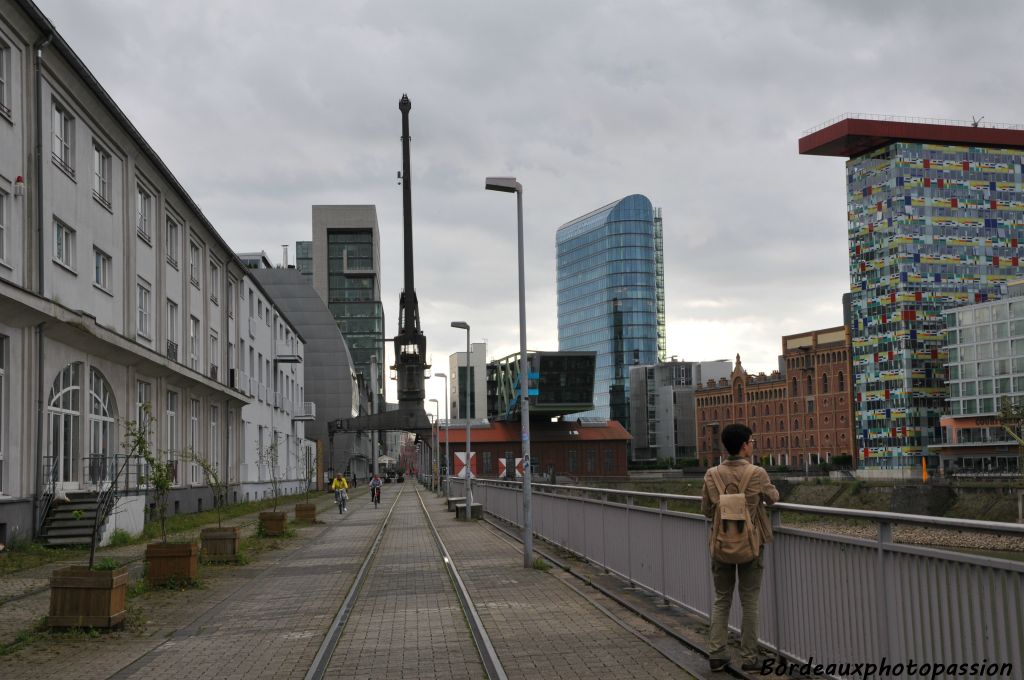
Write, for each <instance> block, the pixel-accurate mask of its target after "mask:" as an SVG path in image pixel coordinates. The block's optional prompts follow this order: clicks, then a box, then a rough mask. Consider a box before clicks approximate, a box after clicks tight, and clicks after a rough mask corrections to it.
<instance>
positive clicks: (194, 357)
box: [188, 316, 199, 371]
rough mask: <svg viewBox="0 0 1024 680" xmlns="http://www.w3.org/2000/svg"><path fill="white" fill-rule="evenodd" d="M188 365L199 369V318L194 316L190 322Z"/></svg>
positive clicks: (190, 318)
mask: <svg viewBox="0 0 1024 680" xmlns="http://www.w3.org/2000/svg"><path fill="white" fill-rule="evenodd" d="M188 362H189V363H188V365H189V366H191V367H192V368H193V370H196V371H198V370H199V319H197V318H196V317H194V316H192V317H189V322H188Z"/></svg>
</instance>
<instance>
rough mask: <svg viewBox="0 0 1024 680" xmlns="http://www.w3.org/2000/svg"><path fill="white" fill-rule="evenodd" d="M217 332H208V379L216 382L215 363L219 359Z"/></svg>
mask: <svg viewBox="0 0 1024 680" xmlns="http://www.w3.org/2000/svg"><path fill="white" fill-rule="evenodd" d="M218 344H219V342H218V338H217V331H215V330H211V331H210V377H212V378H213V379H215V380H216V378H217V363H218V359H219V358H220V351H219V348H218Z"/></svg>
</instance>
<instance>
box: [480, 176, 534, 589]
mask: <svg viewBox="0 0 1024 680" xmlns="http://www.w3.org/2000/svg"><path fill="white" fill-rule="evenodd" d="M484 188H485V189H487V190H488V191H501V192H505V193H514V194H515V195H516V209H517V210H516V215H517V217H518V223H519V224H518V237H519V399H520V403H521V404H522V406H521V408H520V410H519V412H520V414H521V415H520V420H521V423H522V435H521V436H522V444H523V567H524V568H526V569H529V568H530V567H532V566H533V510H532V507H531V506H532V503H531V500H532V499H531V494H530V474H531V473H530V468H531V467H532V465H531V463H530V366H529V362H528V361H527V360H526V275H525V273H524V269H525V266H524V261H523V185H522V184H520V183H519V182H517V181H516V178H515V177H488V178H487V179H486V181H485V183H484Z"/></svg>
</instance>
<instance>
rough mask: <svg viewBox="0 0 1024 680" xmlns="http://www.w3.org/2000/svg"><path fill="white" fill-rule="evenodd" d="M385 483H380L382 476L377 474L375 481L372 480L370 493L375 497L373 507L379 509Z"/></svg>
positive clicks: (374, 477)
mask: <svg viewBox="0 0 1024 680" xmlns="http://www.w3.org/2000/svg"><path fill="white" fill-rule="evenodd" d="M383 484H384V482H382V481H380V475H378V474H375V475H374V476H373V479H371V480H370V493H371V494H372V496H373V507H377V505H378V504H379V503H380V487H381V486H382V485H383Z"/></svg>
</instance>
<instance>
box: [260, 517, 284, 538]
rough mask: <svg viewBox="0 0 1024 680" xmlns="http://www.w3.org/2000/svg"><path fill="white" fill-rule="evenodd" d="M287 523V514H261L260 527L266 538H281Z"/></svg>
mask: <svg viewBox="0 0 1024 680" xmlns="http://www.w3.org/2000/svg"><path fill="white" fill-rule="evenodd" d="M287 522H288V513H287V512H261V513H260V526H261V527H263V534H264V535H266V536H281V535H283V534H284V529H285V524H286V523H287Z"/></svg>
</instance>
